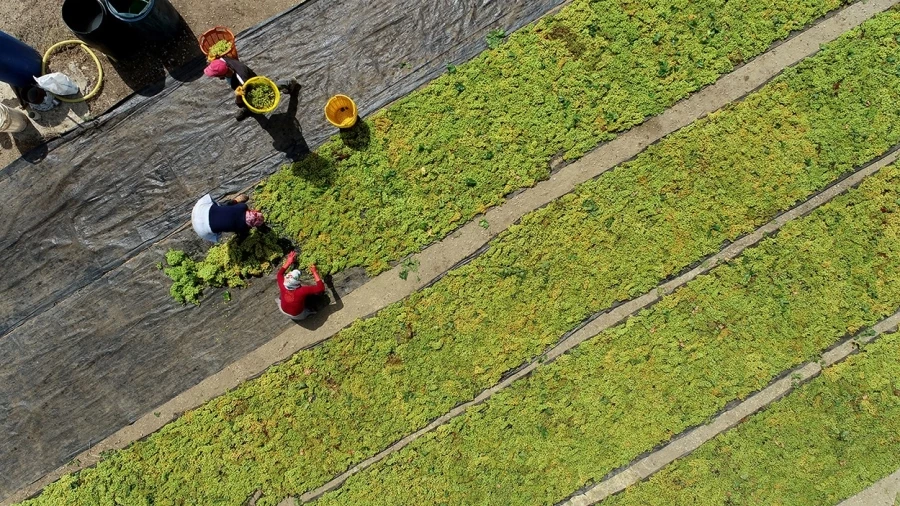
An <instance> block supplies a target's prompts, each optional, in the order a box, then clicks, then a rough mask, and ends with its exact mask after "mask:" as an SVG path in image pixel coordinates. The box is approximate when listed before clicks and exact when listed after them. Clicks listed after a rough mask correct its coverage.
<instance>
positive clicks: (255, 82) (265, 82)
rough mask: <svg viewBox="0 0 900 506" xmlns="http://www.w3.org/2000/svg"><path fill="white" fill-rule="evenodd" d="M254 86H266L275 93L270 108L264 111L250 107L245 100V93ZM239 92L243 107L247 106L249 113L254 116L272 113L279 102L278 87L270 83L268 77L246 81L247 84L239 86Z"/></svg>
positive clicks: (258, 77)
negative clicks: (254, 114)
mask: <svg viewBox="0 0 900 506" xmlns="http://www.w3.org/2000/svg"><path fill="white" fill-rule="evenodd" d="M254 86H268V87H270V88H272V90H273V91H274V92H275V101H274V102H273V103H272V105H271V106H269V107H267V108H266V109H257V108H256V107H253V106H252V105H250V101H249V100H247V92H248V91H249V88H252V87H254ZM248 87H249V88H248ZM241 90H242V91H241V99H242V100H243V101H244V105H246V106H247V109H249V110H250V112H253V113H256V114H266V113H270V112H272V111H274V110H275V108H276V107H278V102H279V101H281V92H280V91H278V86H276V85H275V83H274V82H272V80H271V79H269V78H268V77H263V76H256V77H251V78H250V79H247V82H245V83H244V84H243V86H241Z"/></svg>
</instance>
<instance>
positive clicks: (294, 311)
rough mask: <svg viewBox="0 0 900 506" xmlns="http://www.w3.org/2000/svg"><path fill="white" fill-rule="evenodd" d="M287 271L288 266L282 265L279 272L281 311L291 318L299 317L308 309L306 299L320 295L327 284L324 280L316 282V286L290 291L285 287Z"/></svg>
mask: <svg viewBox="0 0 900 506" xmlns="http://www.w3.org/2000/svg"><path fill="white" fill-rule="evenodd" d="M286 270H287V266H286V265H282V266H281V269H280V270H279V271H278V289H279V290H280V291H281V297H280V300H281V310H282V311H284V312H285V313H287V314H289V315H291V316H297V315H299V314H300V313H302V312H303V310H304V309H306V297H308V296H310V295H318V294H320V293H323V292H324V291H325V283H324V282H323V281H322V280H319V281H317V282H316V284H315V285H309V286H301V287H299V288H296V289H294V290H288V289H287V288H285V287H284V272H285V271H286Z"/></svg>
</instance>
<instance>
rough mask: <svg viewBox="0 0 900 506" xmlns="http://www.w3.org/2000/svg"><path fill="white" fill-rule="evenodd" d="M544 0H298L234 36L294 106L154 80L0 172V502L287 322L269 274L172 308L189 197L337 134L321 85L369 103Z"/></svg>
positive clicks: (384, 99)
mask: <svg viewBox="0 0 900 506" xmlns="http://www.w3.org/2000/svg"><path fill="white" fill-rule="evenodd" d="M560 3H561V0H518V1H516V0H467V1H463V0H459V1H451V0H438V1H431V2H421V1H420V0H415V1H412V0H382V1H379V2H370V1H367V0H337V1H333V0H311V1H309V2H307V3H305V4H302V5H300V6H298V7H296V8H294V9H292V10H290V11H288V12H286V13H284V14H282V15H280V16H278V17H276V18H274V19H272V20H270V21H268V22H265V23H263V24H262V25H259V26H257V27H254V28H252V29H250V30H248V31H247V32H246V33H244V34H241V35H240V36H239V37H238V42H237V45H238V50H239V52H240V55H241V59H242V60H243V61H245V62H246V63H248V64H249V65H250V66H251V67H252V68H253V69H254V70H255V71H256V72H257V73H259V74H261V75H266V76H268V77H271V78H273V79H275V80H278V79H283V78H291V77H295V78H296V79H297V80H298V81H299V82H300V84H301V85H302V89H301V91H300V93H299V98H298V100H297V101H296V103H295V105H296V113H295V114H293V115H289V114H288V108H289V104H288V102H289V100H287V97H285V98H284V99H283V100H282V104H280V105H279V109H278V111H276V114H274V115H273V117H272V118H270V119H269V120H258V119H247V120H245V121H243V122H236V121H234V119H233V115H234V112H235V111H236V108H235V107H234V105H233V96H232V95H231V91H230V90H229V89H228V87H227V86H226V85H225V84H224V83H223V82H221V81H219V80H216V79H208V78H202V79H196V80H193V81H190V82H176V81H174V80H172V79H171V78H170V79H169V80H168V82H167V83H166V87H165V89H164V90H163V91H162V92H160V93H159V94H157V95H155V96H153V97H149V98H147V97H138V96H135V97H132V98H130V99H128V100H127V101H125V102H124V103H123V104H121V105H120V106H119V107H117V108H116V109H115V110H114V111H112V112H111V113H109V114H107V115H105V116H103V117H101V118H99V119H98V120H95V121H94V122H92V124H91V125H90V126H89V127H88V128H84V129H79V130H76V131H74V132H71V133H69V134H67V135H66V136H64V137H63V138H61V139H58V140H57V141H54V142H53V143H51V144H50V145H49V152H48V155H47V156H46V158H45V159H44V160H43V161H41V162H40V163H36V164H30V163H28V162H26V161H24V160H18V161H17V162H15V163H13V164H12V165H10V166H9V167H7V168H6V169H4V170H3V171H2V172H0V199H2V202H3V203H4V215H5V216H6V217H7V219H6V220H3V221H2V222H0V237H2V239H0V246H2V248H0V250H2V251H0V263H2V265H3V266H4V268H3V276H0V291H2V293H3V294H4V297H2V298H0V308H2V309H0V315H2V321H0V363H2V364H3V365H2V366H0V433H2V434H4V436H5V437H4V438H0V499H2V498H4V497H8V496H9V495H10V494H11V493H13V492H14V491H15V490H17V489H19V488H21V487H23V486H24V485H26V484H27V483H30V482H32V481H33V480H35V479H37V478H39V477H40V476H42V475H44V474H46V473H47V472H50V471H52V470H53V469H55V468H56V467H58V466H60V465H63V464H64V463H66V462H67V461H69V460H70V459H71V458H72V457H73V456H75V455H76V454H78V453H79V452H81V451H83V450H85V449H87V448H89V447H90V446H91V445H93V444H95V443H97V442H98V441H99V440H101V439H103V438H104V437H106V436H108V435H110V434H111V433H113V432H114V431H116V430H117V429H119V428H120V427H122V426H124V425H126V424H129V423H131V422H133V421H134V420H136V419H137V418H139V417H140V416H141V415H143V414H145V413H147V412H148V411H149V410H151V409H153V408H154V407H155V406H158V405H160V404H162V403H163V402H165V401H167V400H168V399H170V398H172V397H173V396H175V395H177V394H178V393H179V392H182V391H184V390H186V389H188V388H190V387H191V386H193V385H195V384H197V383H198V382H199V381H201V380H202V379H203V378H205V377H207V376H209V375H211V374H213V373H215V372H217V371H219V370H221V369H222V368H223V367H224V366H226V365H227V364H228V363H230V362H233V361H234V360H236V359H237V358H239V357H240V356H242V355H243V354H245V353H247V352H249V351H250V350H252V349H254V348H256V347H258V346H260V345H261V344H263V343H265V342H266V341H268V340H269V339H271V338H272V337H274V336H275V335H276V334H277V333H279V332H281V331H283V330H284V329H285V328H287V327H288V326H289V325H291V323H290V322H288V321H286V319H285V318H284V317H283V315H281V314H280V313H279V312H278V309H277V307H276V305H275V298H276V297H277V290H276V289H275V285H274V282H273V280H272V279H271V276H270V279H264V280H256V281H254V282H253V283H252V284H251V287H250V288H249V289H244V290H237V291H234V292H233V293H232V296H233V300H232V301H231V302H228V303H225V302H224V301H223V300H222V297H221V293H220V292H213V294H212V295H210V296H209V297H208V298H207V300H205V301H204V303H203V305H202V306H200V307H180V306H178V305H176V304H174V303H173V302H172V301H171V299H170V298H169V296H168V287H169V281H168V279H167V278H166V277H165V276H164V275H163V273H162V272H160V271H159V270H158V269H157V267H156V266H157V263H158V262H161V261H163V256H164V254H165V251H166V250H167V249H168V248H169V247H178V248H183V249H186V250H188V251H194V252H199V251H201V250H202V249H204V248H205V247H206V246H205V245H203V244H202V243H201V242H200V240H199V239H197V238H196V237H194V236H193V233H192V232H191V230H190V228H189V227H188V228H187V229H185V228H184V225H185V223H186V222H187V221H188V220H189V219H190V218H189V217H190V209H191V207H192V205H193V203H194V202H195V201H196V199H198V198H199V197H201V196H202V195H204V194H205V193H207V192H210V193H212V194H213V196H214V197H219V196H222V195H224V194H227V193H231V192H233V191H236V190H238V189H241V188H245V187H247V186H249V185H252V184H254V183H255V182H257V181H258V180H259V179H261V178H262V177H264V176H265V175H267V174H270V173H271V172H273V171H274V170H276V169H277V168H278V167H279V166H280V164H281V163H282V162H284V161H285V160H286V158H290V157H292V156H297V155H298V154H302V153H304V152H306V150H307V149H308V146H312V147H315V146H317V145H319V144H321V143H322V142H323V141H324V140H325V139H327V138H328V136H330V135H332V134H334V133H336V130H335V129H334V128H333V127H331V126H330V125H329V124H327V123H326V121H325V119H324V117H323V113H322V106H323V104H324V103H325V101H326V100H327V98H328V97H330V96H331V95H333V94H337V93H343V94H347V95H350V96H351V97H353V98H354V99H355V100H356V102H357V104H359V106H360V114H361V115H365V114H368V113H371V112H373V111H374V110H376V109H378V108H381V107H383V106H384V105H386V104H388V103H389V102H391V101H392V100H395V99H397V98H399V97H401V96H403V95H405V94H407V93H409V92H410V91H412V90H414V89H415V88H417V87H418V86H420V85H422V84H423V83H425V82H427V81H429V80H430V79H433V78H434V77H436V76H437V75H439V74H440V73H441V72H443V71H444V69H445V67H446V65H447V64H448V63H459V62H461V61H465V60H467V59H469V58H471V57H472V56H474V55H475V54H477V53H478V52H480V51H481V50H483V49H484V45H485V44H484V37H485V35H486V34H487V32H488V31H490V30H492V29H495V28H503V29H505V30H507V31H512V30H514V29H516V28H519V27H521V26H523V25H525V24H526V23H528V22H531V21H533V20H534V19H536V18H538V17H539V16H540V15H542V14H543V13H545V12H547V11H548V10H550V9H551V8H553V7H554V6H556V5H558V4H560ZM401 63H405V64H406V65H401ZM202 66H203V62H201V61H197V62H194V63H193V64H191V65H189V66H188V67H187V68H185V69H181V70H180V71H179V72H180V73H184V74H185V75H192V76H195V77H197V76H199V75H200V70H201V69H202ZM298 127H299V128H302V134H301V132H300V131H299V130H298V129H297V128H298ZM270 132H271V133H274V135H270Z"/></svg>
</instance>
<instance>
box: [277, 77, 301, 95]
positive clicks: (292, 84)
mask: <svg viewBox="0 0 900 506" xmlns="http://www.w3.org/2000/svg"><path fill="white" fill-rule="evenodd" d="M275 86H278V89H279V90H281V91H282V92H283V93H287V94H288V95H293V94H294V92H296V91H297V90H299V89H300V83H298V82H297V80H296V79H293V78H291V79H280V80H279V81H277V82H276V83H275Z"/></svg>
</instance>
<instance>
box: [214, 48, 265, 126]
mask: <svg viewBox="0 0 900 506" xmlns="http://www.w3.org/2000/svg"><path fill="white" fill-rule="evenodd" d="M203 73H204V74H206V76H207V77H217V78H219V79H226V80H227V81H228V85H229V86H231V89H232V90H235V91H236V90H237V89H238V87H239V86H243V85H244V82H245V81H246V80H247V79H250V78H251V77H256V72H254V71H253V69H251V68H250V67H248V66H246V65H244V64H243V63H241V62H239V61H238V60H235V59H234V58H229V57H227V56H223V57H221V58H216V59H215V60H213V61H211V62H209V65H207V66H206V68H205V69H203ZM234 103H235V105H237V106H238V107H239V108H240V109H241V110H240V111H238V113H237V115H236V116H235V119H237V120H238V121H241V120H242V119H244V118H246V117H247V116H249V114H250V111H248V110H247V107H246V106H245V104H244V101H243V100H242V99H241V97H240V95H238V94H237V93H235V94H234Z"/></svg>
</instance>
